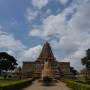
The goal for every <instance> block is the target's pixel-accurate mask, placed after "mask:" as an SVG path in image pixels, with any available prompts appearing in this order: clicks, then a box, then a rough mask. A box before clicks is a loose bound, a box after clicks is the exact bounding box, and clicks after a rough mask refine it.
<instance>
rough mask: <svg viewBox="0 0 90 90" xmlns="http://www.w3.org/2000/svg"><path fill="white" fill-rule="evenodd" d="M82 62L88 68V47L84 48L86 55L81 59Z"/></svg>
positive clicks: (89, 65)
mask: <svg viewBox="0 0 90 90" xmlns="http://www.w3.org/2000/svg"><path fill="white" fill-rule="evenodd" d="M81 62H82V64H83V65H84V66H85V67H86V69H87V70H90V49H88V50H86V56H85V57H83V58H82V59H81Z"/></svg>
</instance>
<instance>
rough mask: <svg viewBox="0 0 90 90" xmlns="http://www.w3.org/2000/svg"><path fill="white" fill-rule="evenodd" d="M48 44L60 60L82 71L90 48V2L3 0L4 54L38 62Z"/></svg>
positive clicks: (0, 31)
mask: <svg viewBox="0 0 90 90" xmlns="http://www.w3.org/2000/svg"><path fill="white" fill-rule="evenodd" d="M45 41H48V42H49V43H50V45H51V47H52V50H53V53H54V55H55V57H56V58H57V60H58V61H61V62H70V63H71V66H73V67H75V69H82V68H83V67H82V64H81V58H83V57H84V56H85V54H86V50H87V49H88V48H90V0H0V52H7V53H9V54H10V55H13V56H14V57H15V58H16V59H17V61H18V64H19V65H21V64H22V62H23V61H35V60H36V59H37V57H38V55H39V54H40V52H41V49H42V46H43V44H44V42H45Z"/></svg>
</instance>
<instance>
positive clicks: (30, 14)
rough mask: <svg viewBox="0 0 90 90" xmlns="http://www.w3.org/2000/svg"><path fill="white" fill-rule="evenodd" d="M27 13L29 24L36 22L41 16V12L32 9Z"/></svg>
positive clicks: (28, 9)
mask: <svg viewBox="0 0 90 90" xmlns="http://www.w3.org/2000/svg"><path fill="white" fill-rule="evenodd" d="M26 12H27V13H26V17H27V19H28V21H29V22H31V21H32V20H34V19H35V18H36V17H37V16H38V15H39V11H35V10H32V9H30V8H27V10H26Z"/></svg>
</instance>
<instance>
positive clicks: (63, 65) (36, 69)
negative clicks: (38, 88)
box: [23, 42, 74, 79]
mask: <svg viewBox="0 0 90 90" xmlns="http://www.w3.org/2000/svg"><path fill="white" fill-rule="evenodd" d="M59 61H60V60H59ZM59 61H57V60H56V58H55V57H54V54H53V52H52V49H51V46H50V44H49V43H48V42H45V43H44V45H43V48H42V51H41V53H40V55H39V57H38V58H37V60H36V61H33V62H31V61H30V62H23V73H24V76H27V77H34V78H41V77H42V74H43V73H44V72H43V73H42V71H45V70H43V69H44V63H45V62H48V63H49V66H48V67H50V70H48V71H50V72H51V77H52V78H55V79H57V78H61V77H63V78H73V77H74V75H73V73H72V72H71V71H70V62H59ZM50 72H48V73H50ZM49 75H50V74H49Z"/></svg>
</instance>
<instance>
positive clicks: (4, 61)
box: [0, 52, 17, 71]
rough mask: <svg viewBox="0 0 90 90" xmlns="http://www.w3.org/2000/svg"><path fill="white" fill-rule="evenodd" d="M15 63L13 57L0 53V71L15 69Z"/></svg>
mask: <svg viewBox="0 0 90 90" xmlns="http://www.w3.org/2000/svg"><path fill="white" fill-rule="evenodd" d="M16 61H17V60H16V59H15V58H14V57H13V56H11V55H9V54H7V53H6V52H0V71H2V70H4V71H8V70H14V69H15V68H16V67H17V63H16Z"/></svg>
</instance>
